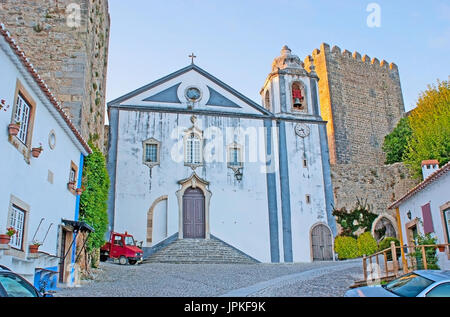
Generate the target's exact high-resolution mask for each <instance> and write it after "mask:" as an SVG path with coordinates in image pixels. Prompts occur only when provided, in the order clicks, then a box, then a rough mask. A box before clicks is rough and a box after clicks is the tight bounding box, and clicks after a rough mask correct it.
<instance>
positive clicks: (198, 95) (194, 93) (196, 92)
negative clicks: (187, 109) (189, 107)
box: [185, 87, 202, 102]
mask: <svg viewBox="0 0 450 317" xmlns="http://www.w3.org/2000/svg"><path fill="white" fill-rule="evenodd" d="M185 95H186V98H187V99H188V100H189V101H192V102H198V101H200V99H202V92H201V90H200V89H198V88H197V87H189V88H187V89H186V94H185Z"/></svg>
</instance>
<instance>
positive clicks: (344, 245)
mask: <svg viewBox="0 0 450 317" xmlns="http://www.w3.org/2000/svg"><path fill="white" fill-rule="evenodd" d="M334 250H335V251H336V253H337V254H338V256H339V260H345V259H355V258H357V257H358V256H359V250H358V243H357V242H356V239H355V238H352V237H343V236H339V237H337V238H336V240H335V241H334Z"/></svg>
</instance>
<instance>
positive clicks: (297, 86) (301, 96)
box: [292, 82, 306, 111]
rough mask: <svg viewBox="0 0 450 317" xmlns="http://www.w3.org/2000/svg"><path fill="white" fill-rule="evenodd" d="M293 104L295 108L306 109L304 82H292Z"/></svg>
mask: <svg viewBox="0 0 450 317" xmlns="http://www.w3.org/2000/svg"><path fill="white" fill-rule="evenodd" d="M292 105H293V110H296V111H304V110H306V98H305V88H304V86H303V84H301V83H299V82H295V83H293V84H292Z"/></svg>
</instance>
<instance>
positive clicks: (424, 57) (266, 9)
mask: <svg viewBox="0 0 450 317" xmlns="http://www.w3.org/2000/svg"><path fill="white" fill-rule="evenodd" d="M372 3H375V4H377V5H378V8H379V9H380V13H381V14H380V20H379V22H380V23H379V27H369V25H368V22H367V21H368V17H369V16H370V17H373V14H375V13H376V12H375V11H372V10H370V11H367V8H368V5H369V4H372ZM109 6H110V14H111V35H110V48H109V67H108V77H107V100H108V101H111V100H113V99H115V98H117V97H120V96H122V95H124V94H126V93H128V92H131V91H133V90H135V89H137V88H139V87H141V86H144V85H146V84H148V83H151V82H153V81H155V80H157V79H159V78H161V77H164V76H166V75H168V74H170V73H172V72H174V71H177V70H178V69H181V68H183V67H185V66H187V65H189V64H190V62H191V60H190V58H189V55H190V54H191V53H192V52H194V53H195V55H196V56H197V58H196V60H195V63H196V64H197V65H198V66H200V67H201V68H203V69H205V70H206V71H208V72H209V73H211V74H212V75H214V76H216V77H217V78H219V79H220V80H222V81H224V82H225V83H227V84H228V85H230V86H231V87H233V88H234V89H236V90H237V91H239V92H241V93H242V94H244V95H246V96H247V97H249V98H250V99H252V100H254V101H255V102H257V103H259V104H260V103H261V97H260V95H259V92H260V89H261V88H262V86H263V84H264V81H265V79H266V77H267V75H268V74H269V73H270V71H271V65H272V61H273V59H274V58H275V57H277V56H279V55H280V51H281V48H282V47H283V45H288V46H289V47H290V48H291V49H292V53H293V54H296V55H298V56H299V57H300V58H301V59H302V60H303V59H304V58H305V57H306V56H308V55H310V54H311V53H312V51H313V50H314V49H315V48H320V45H321V43H323V42H325V43H328V44H329V45H330V47H333V46H334V45H336V46H339V47H340V48H341V50H344V49H347V50H348V51H350V52H354V51H358V52H359V53H360V54H361V55H364V54H367V55H368V56H370V57H371V58H374V57H376V58H378V59H379V60H380V61H381V60H383V59H384V60H386V61H388V62H389V63H390V62H394V63H396V64H397V65H398V67H399V71H400V79H401V84H402V89H403V96H404V101H405V108H406V111H409V110H411V109H412V108H414V106H415V104H416V102H417V99H418V97H419V95H420V93H421V92H423V91H424V90H426V89H427V86H428V85H430V84H434V83H436V81H437V80H438V79H440V80H448V79H449V75H450V1H448V0H427V1H404V0H386V1H364V0H345V1H334V0H328V1H325V0H271V1H269V0H164V1H161V0H129V1H123V0H109ZM369 20H370V21H374V20H372V19H369ZM375 22H376V20H375Z"/></svg>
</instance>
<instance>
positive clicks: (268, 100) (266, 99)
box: [264, 90, 272, 111]
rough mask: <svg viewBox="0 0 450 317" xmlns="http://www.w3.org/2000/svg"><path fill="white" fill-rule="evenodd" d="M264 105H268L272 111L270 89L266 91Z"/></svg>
mask: <svg viewBox="0 0 450 317" xmlns="http://www.w3.org/2000/svg"><path fill="white" fill-rule="evenodd" d="M264 105H265V106H266V109H267V110H269V111H272V108H271V105H270V93H269V91H268V90H267V91H266V96H265V99H264Z"/></svg>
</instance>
